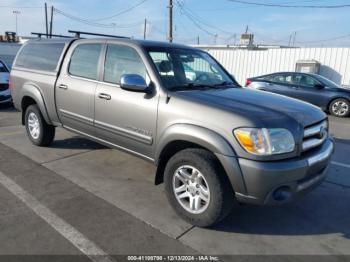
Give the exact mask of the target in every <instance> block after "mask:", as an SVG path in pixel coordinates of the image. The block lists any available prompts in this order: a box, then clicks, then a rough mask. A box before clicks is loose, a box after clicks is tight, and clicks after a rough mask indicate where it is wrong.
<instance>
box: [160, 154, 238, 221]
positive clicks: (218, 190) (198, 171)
mask: <svg viewBox="0 0 350 262" xmlns="http://www.w3.org/2000/svg"><path fill="white" fill-rule="evenodd" d="M164 176H165V177H164V182H165V188H166V193H167V197H168V200H169V202H170V204H171V205H172V207H173V208H174V209H175V211H176V213H177V214H178V215H179V216H181V217H182V218H183V219H185V220H186V221H188V222H189V223H191V224H193V225H195V226H199V227H209V226H212V225H215V224H217V223H218V222H220V221H221V220H222V219H224V218H225V217H226V216H227V215H228V214H229V213H230V211H231V209H232V207H233V203H234V193H233V190H232V188H231V186H230V183H229V181H228V179H227V177H226V174H225V172H224V170H223V169H222V167H221V166H220V164H219V162H218V160H217V159H216V158H215V156H214V155H213V154H212V153H211V152H209V151H207V150H203V149H186V150H183V151H180V152H178V153H177V154H175V155H174V156H173V157H172V158H171V159H170V160H169V162H168V163H167V165H166V168H165V173H164Z"/></svg>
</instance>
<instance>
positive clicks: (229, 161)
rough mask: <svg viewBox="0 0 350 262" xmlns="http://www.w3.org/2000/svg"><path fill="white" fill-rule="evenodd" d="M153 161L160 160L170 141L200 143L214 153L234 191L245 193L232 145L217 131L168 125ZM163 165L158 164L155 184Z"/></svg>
mask: <svg viewBox="0 0 350 262" xmlns="http://www.w3.org/2000/svg"><path fill="white" fill-rule="evenodd" d="M158 141H159V142H158V146H157V150H156V156H155V161H156V163H157V164H158V163H159V161H160V157H161V154H162V152H163V149H164V148H165V147H166V146H167V145H168V144H169V143H171V142H174V141H186V142H191V143H194V144H197V145H200V146H202V147H204V148H206V149H208V150H209V151H211V152H212V153H214V154H215V155H216V157H217V158H218V160H219V162H220V163H221V165H222V167H223V168H224V170H225V172H226V175H227V177H228V179H229V181H230V183H231V186H232V188H233V190H234V191H235V192H236V193H242V194H245V193H246V186H245V183H244V179H243V175H242V172H241V169H240V167H239V164H238V161H237V157H236V153H235V151H234V149H233V148H232V146H231V145H230V144H229V143H228V142H227V141H226V140H225V139H224V138H223V137H222V136H221V135H219V134H218V133H216V132H214V131H212V130H209V129H207V128H203V127H200V126H196V125H191V124H175V125H172V126H170V127H168V128H167V129H166V130H165V131H164V132H163V133H162V135H161V137H160V139H159V140H158ZM163 168H164V167H163V166H161V167H159V166H158V169H157V174H156V184H158V183H159V182H160V181H162V179H160V177H162V176H163V174H162V172H163V171H164V169H163Z"/></svg>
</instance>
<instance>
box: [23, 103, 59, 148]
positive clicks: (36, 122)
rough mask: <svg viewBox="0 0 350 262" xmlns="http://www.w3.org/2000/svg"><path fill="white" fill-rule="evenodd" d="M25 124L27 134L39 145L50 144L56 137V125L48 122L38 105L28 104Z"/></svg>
mask: <svg viewBox="0 0 350 262" xmlns="http://www.w3.org/2000/svg"><path fill="white" fill-rule="evenodd" d="M25 126H26V131H27V136H28V137H29V139H30V141H32V143H33V144H35V145H37V146H49V145H50V144H51V143H52V141H53V139H54V137H55V127H54V126H52V125H48V124H47V123H46V121H45V119H44V117H43V116H42V114H41V112H40V110H39V108H38V106H37V105H30V106H28V108H27V110H26V113H25Z"/></svg>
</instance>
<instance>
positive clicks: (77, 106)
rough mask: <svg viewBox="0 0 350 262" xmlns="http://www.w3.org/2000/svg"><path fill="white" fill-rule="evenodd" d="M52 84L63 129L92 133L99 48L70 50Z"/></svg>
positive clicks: (96, 45)
mask: <svg viewBox="0 0 350 262" xmlns="http://www.w3.org/2000/svg"><path fill="white" fill-rule="evenodd" d="M72 50H73V52H71V53H70V54H68V57H67V59H66V60H67V61H65V62H64V63H65V65H64V66H63V68H67V70H64V72H62V73H61V75H60V77H59V79H58V81H57V84H56V101H57V112H58V116H59V118H60V120H61V122H62V124H63V125H64V126H65V127H68V128H72V129H75V130H77V131H80V132H84V133H87V134H92V133H93V120H94V94H95V90H96V87H97V79H98V77H97V76H98V62H99V59H100V55H101V50H102V45H101V44H99V43H87V44H79V45H76V46H73V47H72Z"/></svg>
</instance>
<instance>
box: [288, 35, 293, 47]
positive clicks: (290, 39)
mask: <svg viewBox="0 0 350 262" xmlns="http://www.w3.org/2000/svg"><path fill="white" fill-rule="evenodd" d="M292 37H293V35H292V34H290V36H289V42H288V46H290V45H291V43H292Z"/></svg>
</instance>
